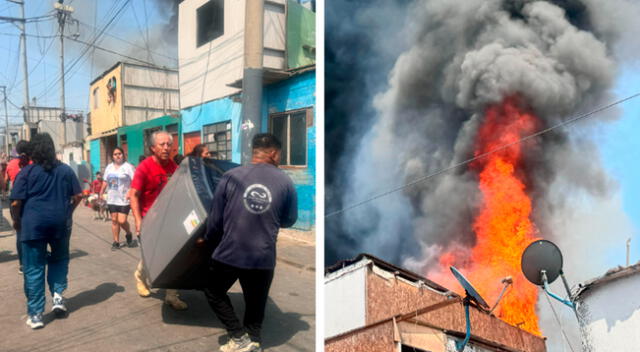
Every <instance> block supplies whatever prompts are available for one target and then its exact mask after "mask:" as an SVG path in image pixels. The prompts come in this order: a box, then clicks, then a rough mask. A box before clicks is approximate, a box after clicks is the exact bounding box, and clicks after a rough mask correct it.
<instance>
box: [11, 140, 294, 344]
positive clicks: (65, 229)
mask: <svg viewBox="0 0 640 352" xmlns="http://www.w3.org/2000/svg"><path fill="white" fill-rule="evenodd" d="M150 138H151V140H150V145H151V146H150V152H151V155H150V156H149V157H147V158H145V159H144V160H143V161H142V162H140V164H139V165H138V167H137V168H134V167H133V166H132V165H131V164H129V163H127V162H126V158H125V155H124V154H125V153H124V151H123V150H122V149H121V148H119V147H118V148H115V149H114V151H113V153H112V158H113V162H112V163H111V164H109V165H108V166H107V168H106V169H105V171H104V178H103V181H102V185H101V187H100V191H99V192H100V195H102V194H103V193H105V192H106V194H107V203H108V206H109V210H110V211H111V219H112V233H113V244H112V249H114V250H115V249H117V248H119V234H120V230H121V229H122V230H124V232H125V238H126V242H127V244H128V245H129V246H132V245H133V243H134V240H133V234H132V232H133V231H132V229H131V228H130V226H129V223H128V220H127V216H128V214H129V212H130V211H132V212H133V216H134V220H135V228H134V231H135V233H136V235H137V240H138V241H139V240H140V236H141V232H142V228H141V227H142V219H143V218H144V216H145V215H146V214H147V212H148V211H149V209H151V207H152V205H153V203H154V202H155V200H156V198H157V197H158V195H159V194H160V192H161V191H162V189H163V188H164V186H165V185H166V184H167V182H168V181H169V179H170V177H171V176H172V175H173V173H174V172H175V171H176V169H177V168H178V165H177V163H176V162H175V161H174V160H172V158H171V157H170V150H171V147H172V144H173V140H172V136H171V134H169V133H167V132H165V131H157V132H154V133H153V134H152V135H151V137H150ZM30 148H31V151H30V159H31V161H32V164H29V165H27V166H24V167H23V168H22V170H21V171H20V172H19V173H18V174H17V177H16V179H15V184H14V187H13V190H12V192H11V196H10V198H11V201H12V202H11V214H12V218H13V221H14V228H15V229H16V232H17V237H18V242H19V244H20V246H19V249H20V250H21V252H22V253H20V252H19V256H20V259H21V260H22V263H23V272H24V281H25V285H24V289H25V295H26V297H27V313H28V319H27V325H29V326H30V327H31V328H33V329H36V328H41V327H43V326H44V323H43V321H42V313H43V312H44V308H45V292H44V287H45V286H44V283H45V268H46V267H48V270H47V277H46V281H47V282H48V284H49V291H50V293H51V296H52V303H53V304H52V311H54V312H55V313H56V314H57V315H60V314H66V311H67V307H66V301H65V298H64V296H63V292H64V290H65V289H66V288H67V273H68V266H69V242H70V235H71V229H72V214H73V212H74V210H75V209H76V207H77V205H78V204H79V202H80V199H81V188H80V184H79V182H78V179H77V177H76V176H75V174H74V173H73V171H72V170H71V168H70V167H69V166H67V165H66V164H64V163H61V162H60V161H58V160H57V159H56V155H55V146H54V145H53V141H52V140H51V137H50V136H49V135H48V134H37V135H35V136H34V137H33V138H32V141H31V143H30ZM281 148H282V147H281V144H280V142H279V141H278V140H277V138H276V137H275V136H273V135H271V134H258V135H256V136H255V137H254V138H253V140H252V149H253V158H252V160H251V163H250V164H247V165H244V166H240V167H237V168H234V169H232V170H230V171H228V172H226V173H225V174H224V175H223V177H222V179H221V181H220V183H219V184H218V186H217V187H216V189H215V193H214V199H213V205H212V208H211V209H210V214H209V217H208V220H207V228H206V231H205V232H204V236H203V237H202V238H200V239H198V241H197V244H198V245H206V244H205V243H206V242H209V244H210V245H211V247H213V248H215V249H214V250H213V253H212V255H211V262H210V267H209V269H210V271H209V273H210V280H209V285H208V287H206V288H205V289H204V293H205V296H206V298H207V301H208V302H209V305H210V306H211V308H212V310H213V311H214V313H215V314H216V316H217V317H218V318H219V319H220V321H221V322H222V323H223V324H224V326H225V328H226V329H227V332H228V334H229V336H230V339H229V341H228V342H227V343H226V344H224V345H223V346H221V347H220V350H221V351H225V352H240V351H242V352H249V351H261V350H262V349H261V346H260V342H261V336H260V331H261V326H262V321H263V318H264V311H265V307H266V302H267V298H268V294H269V288H270V286H271V282H272V280H273V275H274V268H275V262H276V259H275V258H276V238H277V234H278V231H279V229H280V228H281V227H290V226H292V225H293V224H294V223H295V221H296V219H297V198H296V191H295V188H294V187H293V183H292V181H291V179H290V178H289V176H287V175H286V174H285V173H284V172H283V171H282V170H280V169H279V168H278V165H279V163H280V152H281ZM189 155H190V156H193V157H209V156H210V155H211V154H210V153H209V151H208V149H207V148H206V146H205V145H199V146H197V147H196V148H194V150H193V151H192V152H191V153H190V154H189ZM47 247H49V248H50V253H47ZM134 277H135V280H136V289H137V292H138V294H139V295H140V296H143V297H147V296H149V295H150V287H149V283H148V277H147V274H146V270H145V267H144V263H143V262H142V260H141V261H140V262H139V263H138V266H137V268H136V271H135V274H134ZM238 280H239V281H240V285H241V287H242V290H243V294H244V296H245V303H246V308H245V316H244V321H243V323H240V320H239V319H238V318H237V316H236V314H235V312H234V310H233V306H232V305H231V301H230V300H229V297H228V295H227V292H228V290H229V289H230V288H231V286H232V285H233V284H234V283H235V282H236V281H238ZM165 303H167V304H168V305H170V306H171V307H173V308H174V309H176V310H184V309H187V307H188V305H187V304H186V303H185V302H184V301H182V300H181V299H180V298H179V296H178V293H177V290H169V289H167V290H166V295H165Z"/></svg>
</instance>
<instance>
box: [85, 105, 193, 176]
mask: <svg viewBox="0 0 640 352" xmlns="http://www.w3.org/2000/svg"><path fill="white" fill-rule="evenodd" d="M176 123H177V124H178V136H179V138H178V139H179V140H177V141H173V143H178V153H181V154H182V123H181V121H180V119H176V118H175V117H171V116H162V117H158V118H155V119H152V120H149V121H144V122H140V123H137V124H135V125H130V126H124V127H120V128H119V129H118V145H119V146H121V140H122V135H126V136H127V149H128V151H127V161H128V162H130V163H131V164H133V165H135V166H138V158H139V157H140V155H143V154H144V130H146V129H148V128H153V127H158V126H160V127H162V129H163V130H166V129H167V126H169V125H173V124H176ZM91 151H92V153H93V147H92V148H91ZM91 161H92V163H93V154H91Z"/></svg>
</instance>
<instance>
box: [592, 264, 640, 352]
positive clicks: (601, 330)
mask: <svg viewBox="0 0 640 352" xmlns="http://www.w3.org/2000/svg"><path fill="white" fill-rule="evenodd" d="M638 289H640V273H635V274H633V275H630V276H627V277H624V278H620V279H618V280H614V281H610V282H607V283H603V284H601V285H599V286H596V287H594V288H592V289H591V290H589V291H587V292H585V294H584V296H583V297H582V300H583V303H582V304H584V305H585V307H584V308H586V309H584V310H585V311H586V314H584V315H585V316H584V319H585V325H586V328H585V329H586V335H587V337H588V340H589V341H588V342H589V343H590V345H591V347H592V351H598V352H608V351H611V352H614V351H615V352H619V351H632V350H636V347H637V346H640V295H639V294H638ZM580 311H582V309H580Z"/></svg>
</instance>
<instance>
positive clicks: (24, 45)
mask: <svg viewBox="0 0 640 352" xmlns="http://www.w3.org/2000/svg"><path fill="white" fill-rule="evenodd" d="M13 2H15V3H17V4H20V16H21V17H22V25H21V26H20V29H21V31H22V32H21V33H20V44H21V45H22V71H23V74H24V85H23V86H24V104H23V107H22V109H23V110H24V111H23V118H24V121H23V122H24V123H26V122H27V114H29V103H30V102H29V69H28V64H27V34H26V28H27V24H26V22H25V17H24V0H23V1H20V2H18V1H13ZM28 130H29V131H31V128H30V127H29V128H28ZM29 137H31V136H29Z"/></svg>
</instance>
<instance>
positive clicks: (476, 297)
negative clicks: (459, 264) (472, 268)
mask: <svg viewBox="0 0 640 352" xmlns="http://www.w3.org/2000/svg"><path fill="white" fill-rule="evenodd" d="M450 269H451V272H452V273H453V276H455V277H456V280H458V282H459V283H460V285H462V287H463V288H464V291H465V292H466V294H467V295H466V296H465V297H464V299H463V300H462V304H463V305H464V317H465V320H466V322H467V333H466V335H465V337H464V340H462V341H456V350H457V351H458V352H461V351H464V346H466V345H467V343H468V342H469V339H470V338H471V319H470V318H469V305H470V302H471V301H475V302H476V303H477V304H478V305H479V306H481V307H483V308H486V309H489V305H488V304H487V302H485V301H484V299H483V298H482V296H480V294H479V293H478V291H476V289H475V288H474V287H473V285H471V283H470V282H469V280H467V278H465V277H464V275H462V273H460V272H459V271H458V269H456V268H454V267H453V266H451V267H450Z"/></svg>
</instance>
